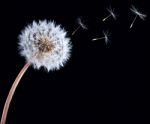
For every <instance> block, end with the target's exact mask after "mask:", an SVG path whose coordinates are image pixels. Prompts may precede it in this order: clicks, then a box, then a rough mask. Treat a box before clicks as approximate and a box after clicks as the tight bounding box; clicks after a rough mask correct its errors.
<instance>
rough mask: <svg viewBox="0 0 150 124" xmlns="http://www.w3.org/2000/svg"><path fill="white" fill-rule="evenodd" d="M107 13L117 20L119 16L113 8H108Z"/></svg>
mask: <svg viewBox="0 0 150 124" xmlns="http://www.w3.org/2000/svg"><path fill="white" fill-rule="evenodd" d="M107 11H108V12H109V13H110V14H111V16H112V17H113V18H114V19H115V20H116V19H117V16H116V14H115V11H114V9H112V8H111V6H110V7H109V8H107Z"/></svg>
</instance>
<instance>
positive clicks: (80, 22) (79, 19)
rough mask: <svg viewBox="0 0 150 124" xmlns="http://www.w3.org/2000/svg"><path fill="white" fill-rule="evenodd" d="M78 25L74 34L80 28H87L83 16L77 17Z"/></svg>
mask: <svg viewBox="0 0 150 124" xmlns="http://www.w3.org/2000/svg"><path fill="white" fill-rule="evenodd" d="M77 23H78V25H79V26H78V27H77V28H76V29H75V30H74V31H73V33H72V35H74V34H75V33H76V32H77V31H78V30H79V29H80V28H82V29H85V30H87V29H88V28H87V27H86V25H85V24H84V23H83V22H82V21H81V18H78V19H77Z"/></svg>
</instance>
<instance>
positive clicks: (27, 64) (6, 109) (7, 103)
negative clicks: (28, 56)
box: [0, 62, 31, 124]
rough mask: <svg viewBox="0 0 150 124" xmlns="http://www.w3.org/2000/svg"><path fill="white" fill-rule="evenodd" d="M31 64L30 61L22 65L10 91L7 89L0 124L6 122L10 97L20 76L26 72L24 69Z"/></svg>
mask: <svg viewBox="0 0 150 124" xmlns="http://www.w3.org/2000/svg"><path fill="white" fill-rule="evenodd" d="M30 65H31V63H30V62H28V63H26V64H25V65H24V67H23V68H22V69H21V71H20V73H19V74H18V76H17V77H16V79H15V81H14V83H13V85H12V87H11V89H10V91H9V94H8V96H7V99H6V102H5V105H4V108H3V113H2V117H1V122H0V124H5V123H6V118H7V113H8V109H9V106H10V103H11V100H12V97H13V95H14V93H15V90H16V88H17V86H18V84H19V82H20V80H21V78H22V76H23V75H24V73H25V72H26V70H27V69H28V67H29V66H30Z"/></svg>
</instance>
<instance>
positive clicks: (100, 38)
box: [92, 37, 105, 41]
mask: <svg viewBox="0 0 150 124" xmlns="http://www.w3.org/2000/svg"><path fill="white" fill-rule="evenodd" d="M101 39H105V37H100V38H94V39H92V41H95V40H101Z"/></svg>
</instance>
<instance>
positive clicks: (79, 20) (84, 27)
mask: <svg viewBox="0 0 150 124" xmlns="http://www.w3.org/2000/svg"><path fill="white" fill-rule="evenodd" d="M77 22H78V24H79V25H80V26H81V27H82V28H83V29H85V30H87V29H88V28H87V26H86V25H85V24H84V23H83V22H82V21H81V18H78V19H77Z"/></svg>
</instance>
